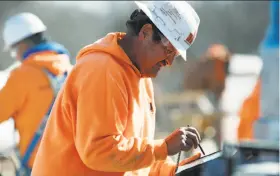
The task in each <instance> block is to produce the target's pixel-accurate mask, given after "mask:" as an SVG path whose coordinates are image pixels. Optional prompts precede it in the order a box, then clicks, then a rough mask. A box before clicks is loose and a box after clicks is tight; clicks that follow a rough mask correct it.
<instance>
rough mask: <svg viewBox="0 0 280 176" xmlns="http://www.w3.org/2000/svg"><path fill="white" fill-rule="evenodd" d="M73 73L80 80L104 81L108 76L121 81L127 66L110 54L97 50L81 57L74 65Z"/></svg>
mask: <svg viewBox="0 0 280 176" xmlns="http://www.w3.org/2000/svg"><path fill="white" fill-rule="evenodd" d="M71 75H72V76H73V77H75V78H74V79H76V80H79V81H78V82H81V81H82V82H84V81H87V80H89V79H90V80H92V82H94V80H100V81H104V80H105V79H106V78H108V76H109V77H111V78H113V79H114V80H117V81H121V80H123V78H124V77H125V68H124V67H123V66H122V65H121V64H120V63H118V62H117V61H116V60H115V59H114V58H113V56H111V55H110V54H106V53H99V52H95V53H90V54H87V55H85V56H83V57H82V58H80V59H79V60H78V62H77V63H76V64H75V66H74V67H73V69H72V72H71Z"/></svg>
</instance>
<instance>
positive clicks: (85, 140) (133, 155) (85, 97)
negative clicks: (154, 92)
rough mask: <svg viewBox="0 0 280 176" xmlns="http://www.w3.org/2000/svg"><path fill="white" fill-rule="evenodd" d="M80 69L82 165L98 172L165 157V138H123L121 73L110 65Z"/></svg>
mask: <svg viewBox="0 0 280 176" xmlns="http://www.w3.org/2000/svg"><path fill="white" fill-rule="evenodd" d="M84 65H87V66H85V67H88V69H87V68H83V67H81V68H80V71H81V72H80V73H79V74H78V76H77V78H81V79H79V83H78V84H77V86H78V87H79V88H78V89H77V97H78V98H77V107H76V108H77V114H76V121H75V122H74V123H75V124H74V125H75V127H76V129H75V136H74V137H75V145H76V148H77V151H78V153H79V155H80V157H81V159H82V161H83V162H84V164H85V165H86V166H87V167H89V168H91V169H93V170H98V171H104V172H125V171H132V170H138V169H141V168H145V167H148V166H151V165H152V163H154V162H155V161H158V160H165V159H166V157H167V146H166V143H165V142H164V140H148V139H143V138H137V137H129V138H127V137H125V136H124V135H123V133H124V130H125V129H127V128H130V127H128V126H127V118H129V117H130V116H131V114H128V113H129V111H128V95H127V92H126V86H125V83H124V81H123V78H122V76H121V73H119V72H118V71H116V70H114V68H112V67H109V68H108V67H102V68H107V69H101V68H99V69H95V67H94V68H92V66H90V65H89V64H85V63H84Z"/></svg>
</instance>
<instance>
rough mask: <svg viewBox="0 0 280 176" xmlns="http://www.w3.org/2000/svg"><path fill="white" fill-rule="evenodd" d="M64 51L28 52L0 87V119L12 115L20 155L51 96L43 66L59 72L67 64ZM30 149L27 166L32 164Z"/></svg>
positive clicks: (32, 158)
mask: <svg viewBox="0 0 280 176" xmlns="http://www.w3.org/2000/svg"><path fill="white" fill-rule="evenodd" d="M70 66H71V65H70V62H69V58H68V56H67V55H58V54H55V53H53V52H40V53H35V54H32V55H30V57H28V58H27V59H26V60H24V61H23V62H22V64H21V65H20V66H19V67H18V68H16V69H15V70H13V71H12V72H11V74H10V76H9V78H8V80H7V82H6V84H5V86H4V87H3V88H2V89H1V90H0V108H1V110H0V123H1V122H3V121H5V120H7V119H9V118H10V117H13V118H14V120H15V127H16V128H17V129H18V131H19V135H20V142H19V150H20V154H21V155H23V154H24V153H25V151H26V149H27V147H28V145H29V143H30V141H31V139H32V137H33V135H34V133H35V131H36V130H37V129H38V128H39V125H40V123H41V121H42V118H43V117H44V115H45V114H46V112H47V110H48V108H49V106H50V104H51V101H52V99H53V90H52V88H51V86H50V83H49V80H48V78H47V75H46V74H45V73H44V72H43V70H42V69H43V68H45V69H48V70H49V71H50V72H52V73H53V74H55V75H57V74H61V73H64V72H65V71H66V70H68V69H69V68H70ZM35 153H36V150H35V152H33V154H32V156H31V158H30V160H29V167H31V166H32V165H33V161H34V156H35Z"/></svg>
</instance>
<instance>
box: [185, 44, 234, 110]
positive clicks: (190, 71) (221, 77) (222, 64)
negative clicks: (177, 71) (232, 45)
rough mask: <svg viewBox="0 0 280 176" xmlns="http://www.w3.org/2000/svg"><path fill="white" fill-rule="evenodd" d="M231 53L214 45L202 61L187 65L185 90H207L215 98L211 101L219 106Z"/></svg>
mask: <svg viewBox="0 0 280 176" xmlns="http://www.w3.org/2000/svg"><path fill="white" fill-rule="evenodd" d="M230 57H231V53H230V51H229V49H228V48H227V47H226V46H225V45H222V44H212V45H210V46H209V48H208V49H207V51H206V52H205V54H204V55H203V56H202V58H201V59H200V60H194V61H193V63H192V64H187V65H186V69H185V71H186V72H185V80H184V88H185V89H186V90H207V91H209V92H210V93H212V94H213V95H214V96H213V98H212V99H211V100H212V101H213V104H215V105H217V106H216V107H218V102H219V100H220V98H221V95H222V93H223V91H224V89H225V82H226V76H227V73H228V65H229V62H230Z"/></svg>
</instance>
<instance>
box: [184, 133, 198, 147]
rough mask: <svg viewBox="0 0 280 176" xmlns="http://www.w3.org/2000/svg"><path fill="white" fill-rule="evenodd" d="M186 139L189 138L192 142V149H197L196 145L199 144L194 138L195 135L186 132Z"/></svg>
mask: <svg viewBox="0 0 280 176" xmlns="http://www.w3.org/2000/svg"><path fill="white" fill-rule="evenodd" d="M186 136H187V138H190V139H191V140H192V141H193V144H194V148H197V145H198V144H199V140H198V138H197V136H196V134H194V133H192V132H187V135H186Z"/></svg>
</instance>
